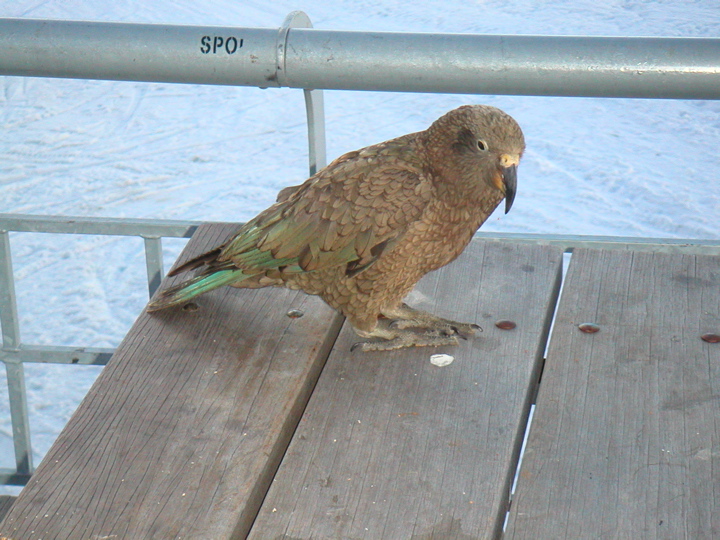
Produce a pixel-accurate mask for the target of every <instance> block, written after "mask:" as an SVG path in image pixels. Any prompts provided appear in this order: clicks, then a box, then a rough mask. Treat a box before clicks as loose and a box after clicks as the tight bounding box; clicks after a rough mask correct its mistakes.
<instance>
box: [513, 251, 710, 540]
mask: <svg viewBox="0 0 720 540" xmlns="http://www.w3.org/2000/svg"><path fill="white" fill-rule="evenodd" d="M583 322H594V323H597V324H598V325H599V327H600V331H599V332H597V333H594V334H586V333H582V332H580V331H579V330H578V328H577V325H578V324H580V323H583ZM719 331H720V258H718V257H702V256H694V255H662V254H652V253H639V252H635V253H633V252H627V251H589V250H578V251H577V252H576V253H575V254H573V257H572V261H571V264H570V269H569V272H568V277H567V279H566V282H565V286H564V289H563V293H562V298H561V301H560V306H559V309H558V314H557V318H556V321H555V326H554V330H553V335H552V338H551V343H550V348H549V352H548V359H547V362H546V367H545V371H544V373H543V379H542V383H541V387H540V391H539V395H538V402H537V409H536V412H535V418H534V421H533V425H532V428H531V432H530V436H529V441H528V446H527V451H526V455H525V458H524V460H523V465H522V469H521V473H520V480H519V484H518V489H517V494H516V496H515V498H514V500H513V503H512V510H511V516H510V522H509V526H508V531H507V534H506V537H507V538H531V539H537V538H612V539H615V538H621V539H624V538H628V539H635V538H643V539H645V538H647V539H654V538H662V539H673V540H674V539H683V538H685V539H704V538H707V539H710V538H720V420H719V419H720V344H711V343H706V342H705V341H703V340H701V339H700V336H701V335H702V334H704V333H706V332H716V333H717V332H719Z"/></svg>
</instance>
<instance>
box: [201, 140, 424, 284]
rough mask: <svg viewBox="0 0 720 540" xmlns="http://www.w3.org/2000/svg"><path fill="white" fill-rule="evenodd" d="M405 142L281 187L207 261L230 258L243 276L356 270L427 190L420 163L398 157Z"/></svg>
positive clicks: (417, 207) (393, 235) (352, 156)
mask: <svg viewBox="0 0 720 540" xmlns="http://www.w3.org/2000/svg"><path fill="white" fill-rule="evenodd" d="M406 146H407V145H405V144H402V143H400V144H395V145H393V144H388V143H386V144H385V145H379V146H378V147H370V148H368V149H365V150H362V151H360V152H351V153H349V154H346V155H345V156H342V157H341V158H338V159H337V160H336V161H335V162H333V163H332V164H330V165H329V166H328V167H327V168H325V169H324V170H323V171H321V172H320V173H318V174H317V175H315V176H313V177H312V178H310V179H309V180H307V181H306V182H305V183H304V184H302V185H300V186H298V187H296V188H295V189H294V190H290V189H287V188H286V189H287V191H286V190H283V191H284V195H285V196H284V197H282V198H281V200H280V202H277V203H275V204H274V205H273V206H271V207H270V208H268V209H267V210H265V211H264V212H262V213H261V214H259V215H258V216H257V217H256V218H255V219H253V220H251V221H250V222H248V223H247V224H246V225H245V226H244V227H242V228H241V229H240V231H238V234H237V235H236V236H235V237H234V238H233V239H231V240H230V241H229V242H228V243H227V244H225V246H224V247H223V248H222V250H221V252H220V253H219V255H218V257H217V260H216V263H214V264H216V265H222V266H225V267H227V266H226V265H227V264H228V263H230V262H232V264H234V265H235V266H236V267H238V268H241V269H243V273H245V274H253V273H259V272H263V271H267V270H270V269H281V270H282V271H283V272H286V273H296V272H312V271H315V270H319V269H322V268H328V267H331V266H338V265H347V268H346V271H347V273H348V274H356V273H358V272H360V271H362V270H363V269H365V268H367V267H368V266H369V265H371V264H372V263H373V262H375V260H377V258H378V257H379V256H380V255H381V254H382V253H383V251H385V250H386V249H389V248H390V247H391V246H392V245H393V244H394V243H395V242H396V241H397V240H398V239H399V238H401V237H402V235H403V234H404V233H405V231H406V230H407V227H408V225H409V224H410V223H412V222H413V221H416V220H417V219H418V218H419V217H420V216H421V214H422V212H423V211H424V209H425V207H426V206H427V203H428V202H429V201H430V200H431V198H432V196H433V187H432V182H431V181H430V179H429V178H428V177H427V175H426V174H424V173H423V171H422V168H421V167H420V166H417V165H415V164H413V161H412V159H407V158H406V157H403V156H402V154H403V153H404V152H405V153H407V152H408V150H407V149H406V148H405V147H406ZM411 157H412V156H411ZM393 158H395V159H393Z"/></svg>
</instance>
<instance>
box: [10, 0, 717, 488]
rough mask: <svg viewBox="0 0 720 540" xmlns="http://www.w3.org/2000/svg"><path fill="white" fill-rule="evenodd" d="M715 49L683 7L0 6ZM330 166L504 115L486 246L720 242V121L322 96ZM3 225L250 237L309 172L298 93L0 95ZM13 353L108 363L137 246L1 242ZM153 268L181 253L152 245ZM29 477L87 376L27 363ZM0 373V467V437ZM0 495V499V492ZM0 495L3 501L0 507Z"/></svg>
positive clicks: (36, 13) (59, 88) (711, 20)
mask: <svg viewBox="0 0 720 540" xmlns="http://www.w3.org/2000/svg"><path fill="white" fill-rule="evenodd" d="M296 9H302V10H304V11H305V12H306V13H307V14H308V15H309V16H310V18H311V19H312V20H313V23H314V25H315V26H316V27H318V28H324V29H338V30H368V31H407V32H466V33H503V34H554V35H563V34H564V35H568V34H571V35H618V36H619V35H637V36H693V37H702V36H708V37H716V36H717V35H718V30H720V12H719V11H718V10H717V6H716V5H714V3H713V2H705V3H702V2H696V1H690V0H685V1H677V0H660V1H658V0H653V1H652V2H650V1H644V0H625V1H618V0H610V1H607V2H597V1H590V0H573V1H558V0H556V1H554V2H551V3H548V2H539V1H536V0H502V1H500V0H486V1H483V0H477V1H470V2H468V1H464V2H459V1H456V0H453V1H448V0H430V1H426V2H422V3H413V2H399V1H386V2H380V1H376V0H363V1H360V2H358V1H349V0H336V1H335V2H332V3H323V2H320V1H319V0H306V2H305V3H304V4H296V3H292V2H287V1H285V0H278V1H275V2H256V1H247V2H238V1H232V0H218V1H216V2H205V3H198V2H196V1H195V0H182V1H178V0H176V1H169V0H155V1H154V2H141V1H139V0H125V1H123V2H110V1H106V2H98V1H93V2H90V1H87V0H45V1H43V0H0V17H32V18H55V19H87V20H102V21H129V22H161V23H169V24H196V25H222V26H245V27H256V26H257V27H277V26H279V25H280V23H281V22H282V21H283V19H284V17H285V15H286V14H288V13H289V12H291V11H293V10H296ZM325 100H326V122H327V135H328V157H329V158H330V159H332V158H333V157H335V156H337V155H339V154H341V153H343V152H345V151H348V150H352V149H355V148H359V147H362V146H365V145H368V144H371V143H375V142H379V141H382V140H385V139H388V138H391V137H395V136H397V135H400V134H403V133H408V132H411V131H417V130H420V129H424V128H425V127H427V125H428V124H429V123H430V122H431V121H432V120H434V119H435V118H437V117H438V116H440V115H441V114H442V113H444V112H445V111H447V110H449V109H451V108H454V107H456V106H458V105H461V104H464V103H488V104H492V105H495V106H498V107H500V108H502V109H504V110H506V111H507V112H509V113H510V114H512V115H513V116H514V117H515V118H516V119H517V120H518V122H519V123H520V125H521V126H522V127H523V129H524V131H525V136H526V139H527V142H528V150H527V153H526V155H525V157H524V160H523V163H522V165H521V167H520V177H519V190H518V196H517V198H516V200H515V206H514V207H513V210H512V212H511V213H510V214H508V215H507V216H505V215H503V214H502V212H501V211H498V212H497V213H496V214H494V215H493V216H492V217H491V219H490V220H488V223H487V224H486V225H485V226H484V228H485V229H486V230H497V231H509V232H531V233H569V234H598V235H622V236H652V237H674V238H718V230H719V229H720V212H718V210H720V196H718V192H717V191H715V190H714V189H712V188H713V187H717V186H718V185H720V184H719V183H718V175H720V153H718V152H717V147H718V144H719V143H720V104H718V103H716V102H702V101H668V100H657V101H651V100H628V99H587V98H540V97H511V96H458V95H435V94H409V93H393V94H391V93H374V92H366V93H362V92H340V91H332V92H326V93H325ZM0 101H2V103H3V106H2V109H1V111H2V112H1V113H0V114H1V115H2V116H1V118H2V125H3V128H4V129H3V130H2V131H1V132H0V141H1V144H0V212H8V213H31V214H48V215H76V216H108V217H146V218H171V219H191V220H209V221H245V220H247V219H249V218H251V217H252V216H253V215H255V214H256V213H257V212H259V211H260V210H262V209H263V208H265V207H266V206H267V205H269V204H270V203H271V202H272V201H273V200H274V197H275V194H276V193H277V191H278V190H279V189H280V188H282V187H283V186H286V185H290V184H293V183H297V182H300V181H301V180H303V179H304V177H305V175H306V170H307V164H306V160H307V158H306V153H307V149H306V134H305V117H304V114H305V113H304V102H303V97H302V92H300V91H299V90H289V89H271V90H260V89H256V88H229V87H213V86H195V85H172V84H146V83H119V82H118V83H116V82H102V81H78V80H58V79H37V78H14V77H3V78H0ZM11 239H12V246H13V262H14V267H15V270H16V278H17V283H16V287H17V295H18V303H19V313H20V317H21V329H22V337H23V341H24V342H26V343H33V344H41V345H49V344H55V345H78V346H101V347H114V346H116V345H117V344H118V343H119V341H120V340H121V339H122V337H123V335H124V334H125V332H126V331H127V330H128V328H129V327H130V325H131V324H132V322H133V321H134V319H135V317H136V315H137V314H138V313H139V312H140V310H141V309H142V308H143V306H144V304H145V302H146V301H147V293H146V285H145V277H144V276H145V267H144V258H143V252H142V242H141V240H139V239H135V238H132V239H115V238H108V237H95V236H55V235H53V236H49V235H42V234H13V235H11ZM164 245H165V256H166V266H167V265H169V263H170V262H171V261H172V260H174V258H175V257H176V256H177V254H178V253H179V250H180V249H181V248H182V245H183V241H177V240H176V241H167V240H166V241H165V242H164ZM25 369H26V374H27V391H28V396H29V403H30V412H31V417H30V424H31V428H32V437H33V449H34V461H35V463H38V462H39V461H40V459H41V457H42V456H43V455H44V454H45V452H46V451H47V449H48V448H49V446H50V445H51V444H52V442H53V440H54V439H55V437H56V436H57V434H58V433H59V431H60V429H62V427H63V425H64V424H65V423H66V422H67V420H68V419H69V417H70V415H71V414H72V412H73V411H74V409H75V408H76V407H77V405H78V403H79V401H80V400H81V399H82V397H83V396H84V394H85V393H86V392H87V390H88V388H89V386H90V385H91V384H92V381H93V380H94V378H95V377H96V375H97V373H98V370H99V368H94V367H78V366H56V365H27V366H26V368H25ZM5 387H6V381H5V373H4V370H0V467H10V466H12V465H13V463H14V460H13V457H12V441H11V426H10V419H9V412H8V398H7V393H6V390H5ZM0 489H5V490H10V491H12V488H0ZM0 493H2V491H0Z"/></svg>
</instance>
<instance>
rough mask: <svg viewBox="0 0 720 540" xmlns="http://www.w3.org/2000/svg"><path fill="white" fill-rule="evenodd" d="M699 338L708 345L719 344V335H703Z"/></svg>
mask: <svg viewBox="0 0 720 540" xmlns="http://www.w3.org/2000/svg"><path fill="white" fill-rule="evenodd" d="M700 338H701V339H702V340H703V341H707V342H708V343H720V334H703V335H702V336H700Z"/></svg>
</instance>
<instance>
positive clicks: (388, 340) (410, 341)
mask: <svg viewBox="0 0 720 540" xmlns="http://www.w3.org/2000/svg"><path fill="white" fill-rule="evenodd" d="M353 329H354V330H355V333H356V334H357V335H358V336H360V337H361V338H366V339H376V338H379V340H378V341H361V342H358V343H355V344H354V345H353V346H352V350H353V351H354V350H356V349H361V350H362V351H365V352H367V351H392V350H394V349H402V348H404V347H440V346H442V345H457V344H458V340H457V337H456V336H455V335H448V334H441V333H435V334H427V333H423V334H418V333H416V332H413V331H412V330H406V329H402V328H390V326H389V324H388V321H378V324H377V325H376V326H375V327H374V328H373V329H372V330H369V331H365V330H360V329H358V328H357V327H353Z"/></svg>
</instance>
